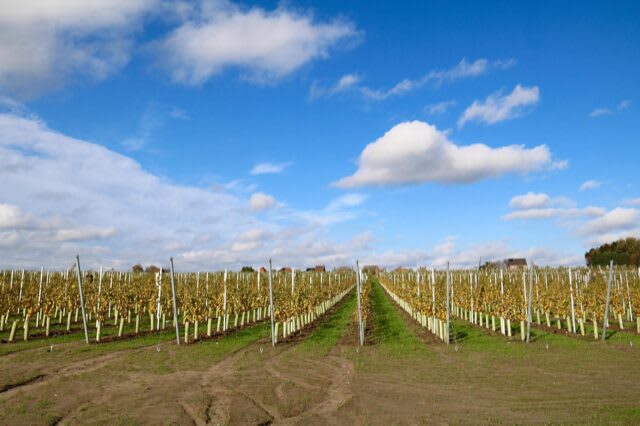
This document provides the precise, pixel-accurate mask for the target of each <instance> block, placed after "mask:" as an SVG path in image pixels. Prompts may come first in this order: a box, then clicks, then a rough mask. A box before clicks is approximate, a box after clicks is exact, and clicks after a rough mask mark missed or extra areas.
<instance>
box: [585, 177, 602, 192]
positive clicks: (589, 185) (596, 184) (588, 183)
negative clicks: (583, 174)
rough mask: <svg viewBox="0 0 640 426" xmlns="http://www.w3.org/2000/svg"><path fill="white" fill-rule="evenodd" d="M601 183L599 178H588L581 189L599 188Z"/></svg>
mask: <svg viewBox="0 0 640 426" xmlns="http://www.w3.org/2000/svg"><path fill="white" fill-rule="evenodd" d="M600 185H601V183H600V182H599V181H597V180H587V181H585V182H583V183H582V185H580V191H588V190H591V189H596V188H599V187H600Z"/></svg>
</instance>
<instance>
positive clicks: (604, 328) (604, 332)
mask: <svg viewBox="0 0 640 426" xmlns="http://www.w3.org/2000/svg"><path fill="white" fill-rule="evenodd" d="M612 278H613V259H611V261H610V262H609V282H608V283H607V303H606V304H605V305H604V321H603V322H602V341H605V340H606V339H607V323H608V322H609V300H610V299H611V279H612Z"/></svg>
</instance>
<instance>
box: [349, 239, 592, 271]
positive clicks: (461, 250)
mask: <svg viewBox="0 0 640 426" xmlns="http://www.w3.org/2000/svg"><path fill="white" fill-rule="evenodd" d="M511 257H523V258H525V259H527V261H528V262H529V261H531V260H533V261H534V262H535V264H536V265H538V266H546V265H549V266H557V265H571V266H573V265H583V264H584V257H582V255H574V254H571V253H567V252H562V251H558V250H549V249H545V248H540V247H531V248H528V249H524V250H523V249H517V248H514V247H513V246H512V245H511V244H509V242H508V241H506V240H496V241H487V242H482V243H473V244H466V245H460V244H459V243H458V241H457V239H456V238H454V237H448V238H446V239H445V240H444V241H443V242H442V243H440V244H437V245H435V246H433V247H431V248H428V249H421V250H401V251H395V250H387V251H383V252H377V253H372V254H366V255H365V256H364V257H362V258H361V262H360V264H361V265H364V264H374V265H380V266H383V267H386V268H395V267H398V266H404V267H416V266H426V267H429V268H432V267H435V268H437V269H443V268H445V267H446V265H447V262H450V267H451V268H476V267H477V266H478V261H482V262H485V261H492V260H500V259H506V258H511Z"/></svg>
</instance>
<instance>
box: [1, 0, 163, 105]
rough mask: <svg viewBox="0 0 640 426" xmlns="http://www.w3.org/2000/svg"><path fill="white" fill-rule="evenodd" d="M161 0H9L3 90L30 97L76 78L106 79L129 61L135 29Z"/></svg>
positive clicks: (3, 11) (4, 7)
mask: <svg viewBox="0 0 640 426" xmlns="http://www.w3.org/2000/svg"><path fill="white" fill-rule="evenodd" d="M157 3H158V2H157V1H156V0H126V1H125V0H92V1H83V0H66V1H62V0H52V1H37V0H5V1H4V2H3V4H2V7H1V8H0V92H4V93H5V94H8V95H10V96H14V97H19V98H29V97H33V96H37V95H40V94H42V93H46V92H48V91H50V90H54V89H56V88H59V87H61V86H63V85H64V84H65V83H67V82H68V81H69V80H70V79H73V78H75V77H88V78H90V79H94V80H101V79H104V78H106V77H107V76H109V75H111V74H113V73H114V72H116V71H118V70H120V69H121V68H122V67H123V66H124V65H125V64H126V63H127V62H128V60H129V57H130V55H131V52H132V50H133V45H134V33H135V31H137V30H138V28H139V26H140V24H141V21H142V20H143V18H144V16H145V15H146V14H148V13H149V12H150V11H151V10H152V9H154V8H155V7H157Z"/></svg>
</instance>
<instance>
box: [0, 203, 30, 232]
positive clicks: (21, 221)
mask: <svg viewBox="0 0 640 426" xmlns="http://www.w3.org/2000/svg"><path fill="white" fill-rule="evenodd" d="M26 224H27V220H26V218H25V216H24V214H23V213H22V211H21V210H20V208H19V207H18V206H13V205H11V204H0V229H3V228H20V227H22V226H24V225H26Z"/></svg>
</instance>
